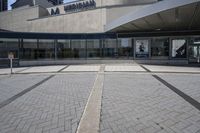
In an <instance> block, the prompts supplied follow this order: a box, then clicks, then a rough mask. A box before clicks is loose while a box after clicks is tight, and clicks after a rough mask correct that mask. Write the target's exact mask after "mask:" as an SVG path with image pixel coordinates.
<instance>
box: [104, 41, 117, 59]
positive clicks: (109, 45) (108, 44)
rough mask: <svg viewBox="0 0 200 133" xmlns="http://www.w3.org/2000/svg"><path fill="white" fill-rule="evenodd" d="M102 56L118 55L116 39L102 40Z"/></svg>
mask: <svg viewBox="0 0 200 133" xmlns="http://www.w3.org/2000/svg"><path fill="white" fill-rule="evenodd" d="M104 57H118V52H117V42H116V39H106V40H104Z"/></svg>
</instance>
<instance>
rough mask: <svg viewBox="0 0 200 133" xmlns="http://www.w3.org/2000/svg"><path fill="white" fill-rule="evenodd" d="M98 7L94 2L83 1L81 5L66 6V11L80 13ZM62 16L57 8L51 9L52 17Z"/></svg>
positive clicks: (92, 0) (90, 0)
mask: <svg viewBox="0 0 200 133" xmlns="http://www.w3.org/2000/svg"><path fill="white" fill-rule="evenodd" d="M95 7H96V2H95V1H94V0H88V1H83V2H79V3H74V4H70V5H65V6H64V11H65V12H66V13H68V12H78V11H83V10H87V9H92V8H95ZM57 14H60V9H59V8H58V7H57V8H56V9H51V15H57Z"/></svg>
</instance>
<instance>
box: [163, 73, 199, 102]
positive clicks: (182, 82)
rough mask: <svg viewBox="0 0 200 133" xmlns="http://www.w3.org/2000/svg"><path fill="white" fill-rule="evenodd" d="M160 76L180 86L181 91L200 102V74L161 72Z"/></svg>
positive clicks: (177, 86)
mask: <svg viewBox="0 0 200 133" xmlns="http://www.w3.org/2000/svg"><path fill="white" fill-rule="evenodd" d="M159 76H160V77H161V78H163V79H164V80H166V81H167V82H168V83H170V84H172V85H173V86H175V87H176V88H178V89H179V90H180V91H182V92H184V93H185V94H187V95H189V96H190V97H192V98H193V99H195V100H196V101H198V102H200V89H199V86H200V75H199V74H186V75H182V74H160V75H159Z"/></svg>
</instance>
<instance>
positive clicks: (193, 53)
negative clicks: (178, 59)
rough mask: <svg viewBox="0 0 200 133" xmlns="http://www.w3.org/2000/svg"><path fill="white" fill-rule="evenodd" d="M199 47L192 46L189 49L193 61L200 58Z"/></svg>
mask: <svg viewBox="0 0 200 133" xmlns="http://www.w3.org/2000/svg"><path fill="white" fill-rule="evenodd" d="M197 48H198V47H197V46H190V48H189V57H190V58H191V59H196V58H197V57H198V49H197Z"/></svg>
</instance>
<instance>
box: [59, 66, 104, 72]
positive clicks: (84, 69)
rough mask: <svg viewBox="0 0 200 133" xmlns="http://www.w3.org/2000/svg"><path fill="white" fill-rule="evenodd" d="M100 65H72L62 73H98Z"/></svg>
mask: <svg viewBox="0 0 200 133" xmlns="http://www.w3.org/2000/svg"><path fill="white" fill-rule="evenodd" d="M99 69H100V65H70V66H69V67H67V68H66V69H64V70H63V71H62V72H98V71H99Z"/></svg>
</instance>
